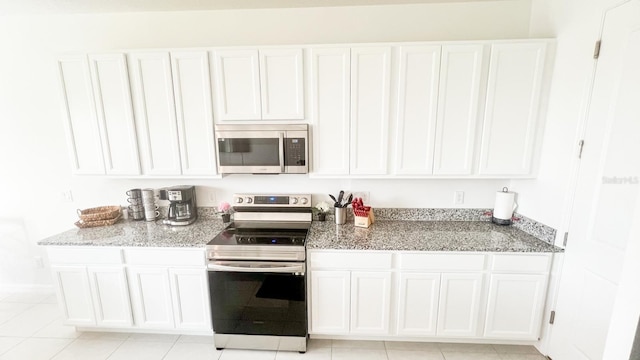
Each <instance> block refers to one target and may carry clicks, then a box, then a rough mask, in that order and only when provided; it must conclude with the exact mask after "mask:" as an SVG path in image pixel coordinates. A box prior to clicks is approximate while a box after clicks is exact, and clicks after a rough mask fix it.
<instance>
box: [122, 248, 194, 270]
mask: <svg viewBox="0 0 640 360" xmlns="http://www.w3.org/2000/svg"><path fill="white" fill-rule="evenodd" d="M124 258H125V260H126V262H127V265H163V266H204V265H205V251H204V249H175V248H163V249H158V248H140V249H138V248H126V249H124Z"/></svg>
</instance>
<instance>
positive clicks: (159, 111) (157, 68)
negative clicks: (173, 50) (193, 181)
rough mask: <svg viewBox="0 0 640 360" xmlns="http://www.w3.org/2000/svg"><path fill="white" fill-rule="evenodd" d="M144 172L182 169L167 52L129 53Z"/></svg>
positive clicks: (179, 170)
mask: <svg viewBox="0 0 640 360" xmlns="http://www.w3.org/2000/svg"><path fill="white" fill-rule="evenodd" d="M129 56H130V66H131V70H132V71H131V73H132V75H133V85H134V86H133V88H134V95H135V97H136V123H137V128H138V134H139V140H140V147H141V157H142V166H143V173H144V174H145V175H179V174H180V173H181V165H180V149H179V146H178V129H177V125H176V112H175V102H174V98H173V82H172V77H171V61H170V58H169V53H167V52H139V53H138V52H136V53H131V54H129Z"/></svg>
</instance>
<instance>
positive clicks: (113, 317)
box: [87, 266, 133, 327]
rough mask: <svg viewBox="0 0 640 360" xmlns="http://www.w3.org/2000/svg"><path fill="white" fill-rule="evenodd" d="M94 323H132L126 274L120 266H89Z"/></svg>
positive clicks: (113, 325)
mask: <svg viewBox="0 0 640 360" xmlns="http://www.w3.org/2000/svg"><path fill="white" fill-rule="evenodd" d="M87 270H88V273H89V284H90V285H91V293H92V294H93V309H94V312H95V316H96V325H97V326H100V327H129V326H132V325H133V318H132V315H131V305H130V302H129V290H128V288H127V275H126V273H125V271H124V269H123V268H122V266H118V267H115V266H112V267H109V266H103V267H89V268H88V269H87Z"/></svg>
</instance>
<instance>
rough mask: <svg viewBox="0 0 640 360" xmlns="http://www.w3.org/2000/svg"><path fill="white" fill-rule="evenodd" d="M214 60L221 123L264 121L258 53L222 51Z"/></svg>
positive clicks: (251, 51)
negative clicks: (222, 121)
mask: <svg viewBox="0 0 640 360" xmlns="http://www.w3.org/2000/svg"><path fill="white" fill-rule="evenodd" d="M214 59H215V60H214V61H215V63H214V65H215V66H214V80H215V83H216V108H217V112H216V113H217V115H218V118H217V119H218V120H260V119H262V107H261V105H260V62H259V57H258V50H218V51H215V53H214Z"/></svg>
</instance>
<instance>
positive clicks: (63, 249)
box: [47, 246, 123, 265]
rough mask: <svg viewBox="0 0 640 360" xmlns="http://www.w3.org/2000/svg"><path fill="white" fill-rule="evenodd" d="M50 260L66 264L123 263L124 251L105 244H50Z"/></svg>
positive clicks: (48, 250) (48, 252) (52, 262)
mask: <svg viewBox="0 0 640 360" xmlns="http://www.w3.org/2000/svg"><path fill="white" fill-rule="evenodd" d="M47 254H48V256H49V262H50V263H51V264H54V265H64V264H91V265H94V264H122V263H123V259H122V251H121V250H120V249H119V248H110V247H103V246H87V247H81V248H78V247H68V246H48V247H47Z"/></svg>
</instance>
